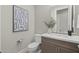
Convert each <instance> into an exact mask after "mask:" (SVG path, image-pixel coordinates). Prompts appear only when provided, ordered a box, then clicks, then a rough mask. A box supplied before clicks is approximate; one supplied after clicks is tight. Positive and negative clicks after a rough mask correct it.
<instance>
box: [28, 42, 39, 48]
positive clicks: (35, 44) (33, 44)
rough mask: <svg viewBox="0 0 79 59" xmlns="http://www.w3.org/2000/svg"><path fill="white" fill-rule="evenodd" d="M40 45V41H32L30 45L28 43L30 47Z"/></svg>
mask: <svg viewBox="0 0 79 59" xmlns="http://www.w3.org/2000/svg"><path fill="white" fill-rule="evenodd" d="M38 45H39V43H37V42H33V43H31V44H30V45H28V48H35V47H37V46H38Z"/></svg>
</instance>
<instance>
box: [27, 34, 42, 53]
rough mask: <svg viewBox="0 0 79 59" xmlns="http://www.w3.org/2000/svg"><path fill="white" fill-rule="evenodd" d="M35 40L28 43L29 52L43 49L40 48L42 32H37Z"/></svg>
mask: <svg viewBox="0 0 79 59" xmlns="http://www.w3.org/2000/svg"><path fill="white" fill-rule="evenodd" d="M34 40H35V42H32V43H30V44H29V45H28V52H29V53H38V52H41V50H40V49H38V47H39V45H40V43H41V34H35V37H34Z"/></svg>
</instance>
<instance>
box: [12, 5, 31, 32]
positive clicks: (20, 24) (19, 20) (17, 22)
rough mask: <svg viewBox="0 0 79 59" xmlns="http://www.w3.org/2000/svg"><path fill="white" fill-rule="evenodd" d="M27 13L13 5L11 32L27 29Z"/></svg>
mask: <svg viewBox="0 0 79 59" xmlns="http://www.w3.org/2000/svg"><path fill="white" fill-rule="evenodd" d="M28 24H29V15H28V11H27V10H25V9H23V8H21V7H19V6H15V5H14V6H13V32H20V31H28Z"/></svg>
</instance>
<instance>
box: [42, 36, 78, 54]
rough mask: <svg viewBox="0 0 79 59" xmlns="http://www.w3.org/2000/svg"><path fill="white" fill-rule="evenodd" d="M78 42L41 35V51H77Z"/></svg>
mask: <svg viewBox="0 0 79 59" xmlns="http://www.w3.org/2000/svg"><path fill="white" fill-rule="evenodd" d="M77 45H78V44H76V43H72V42H67V41H61V40H57V39H53V38H48V37H42V44H41V50H42V53H77V52H79V48H78V47H77Z"/></svg>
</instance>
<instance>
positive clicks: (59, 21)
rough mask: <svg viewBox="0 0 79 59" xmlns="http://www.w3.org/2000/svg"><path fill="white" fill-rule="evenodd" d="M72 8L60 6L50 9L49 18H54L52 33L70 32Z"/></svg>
mask: <svg viewBox="0 0 79 59" xmlns="http://www.w3.org/2000/svg"><path fill="white" fill-rule="evenodd" d="M71 14H72V6H69V5H60V6H55V7H53V8H52V9H51V17H52V18H54V20H55V21H56V24H55V26H54V28H53V29H54V30H53V32H56V33H68V30H70V31H71V30H72V16H71Z"/></svg>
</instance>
